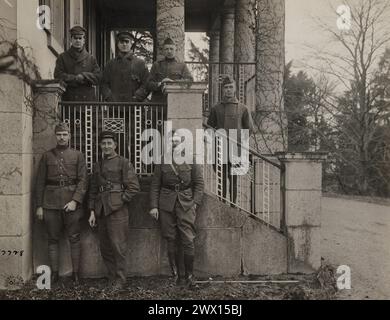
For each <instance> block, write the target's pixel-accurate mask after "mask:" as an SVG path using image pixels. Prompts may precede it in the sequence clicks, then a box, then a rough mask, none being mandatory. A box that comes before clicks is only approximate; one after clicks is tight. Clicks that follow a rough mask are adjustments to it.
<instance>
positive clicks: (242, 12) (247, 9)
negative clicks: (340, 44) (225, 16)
mask: <svg viewBox="0 0 390 320" xmlns="http://www.w3.org/2000/svg"><path fill="white" fill-rule="evenodd" d="M235 14H236V16H235V29H234V62H235V63H237V64H238V65H237V66H236V69H237V75H238V77H237V79H236V81H237V98H238V99H239V100H240V102H242V103H245V104H247V106H248V107H249V108H250V110H251V111H255V108H256V103H255V85H256V78H255V73H256V71H255V65H254V64H253V65H250V64H245V63H254V62H255V53H256V50H255V46H256V41H255V32H254V30H255V25H256V21H255V20H256V18H255V1H254V0H236V10H235Z"/></svg>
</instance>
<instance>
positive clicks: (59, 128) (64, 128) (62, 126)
mask: <svg viewBox="0 0 390 320" xmlns="http://www.w3.org/2000/svg"><path fill="white" fill-rule="evenodd" d="M64 131H66V132H70V130H69V126H68V125H67V124H66V123H64V122H62V123H59V124H57V125H56V127H55V129H54V132H55V133H57V132H64Z"/></svg>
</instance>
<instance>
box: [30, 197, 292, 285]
mask: <svg viewBox="0 0 390 320" xmlns="http://www.w3.org/2000/svg"><path fill="white" fill-rule="evenodd" d="M148 203H149V201H148V193H146V192H142V193H140V194H139V195H138V196H137V197H136V198H135V199H134V200H133V201H132V203H131V204H130V208H131V209H130V211H131V213H130V223H129V229H130V230H129V231H130V245H129V254H128V269H127V270H128V275H129V276H151V275H168V274H169V266H168V260H167V257H166V243H165V241H164V240H163V239H162V238H161V233H160V229H159V226H158V224H157V223H156V222H155V221H154V220H153V219H152V218H151V217H150V216H149V214H148V210H149V208H148ZM87 219H88V217H87V214H86V215H85V216H84V219H83V232H82V262H81V264H82V266H81V272H82V275H83V277H90V278H99V277H102V276H104V275H105V267H104V264H103V261H102V258H101V256H100V251H99V239H98V236H97V232H96V231H95V230H92V229H91V228H90V227H89V226H88V224H87ZM196 227H197V231H198V235H197V238H196V243H195V246H196V257H195V274H196V275H197V276H199V277H206V276H217V275H220V276H226V277H229V276H237V275H240V274H255V275H260V274H261V275H263V274H282V273H286V272H287V241H286V238H285V237H284V236H283V235H281V234H280V233H278V232H276V231H275V230H273V229H270V228H269V227H267V226H265V225H263V224H262V223H260V222H258V221H254V220H253V219H252V218H249V217H247V216H246V215H244V214H243V213H240V212H238V211H237V210H235V209H232V208H230V207H227V206H226V205H225V204H222V203H221V202H219V201H218V200H217V199H216V198H215V197H213V196H211V195H207V194H205V197H204V201H203V204H202V206H201V207H200V208H199V210H198V215H197V219H196ZM61 251H62V252H61V267H60V273H61V274H63V275H65V274H69V273H70V272H71V262H70V257H69V255H70V253H69V245H68V243H67V241H66V240H62V242H61ZM43 264H48V257H47V236H46V232H45V229H44V226H43V224H42V222H35V224H34V269H36V268H37V267H38V266H39V265H43Z"/></svg>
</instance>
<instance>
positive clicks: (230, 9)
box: [221, 3, 236, 19]
mask: <svg viewBox="0 0 390 320" xmlns="http://www.w3.org/2000/svg"><path fill="white" fill-rule="evenodd" d="M235 12H236V7H235V4H234V3H229V4H226V5H225V6H223V8H222V9H221V14H222V15H223V16H224V18H225V19H226V18H231V19H234V15H235Z"/></svg>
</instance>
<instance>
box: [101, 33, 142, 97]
mask: <svg viewBox="0 0 390 320" xmlns="http://www.w3.org/2000/svg"><path fill="white" fill-rule="evenodd" d="M131 42H132V37H131V34H130V33H129V32H120V33H118V35H117V48H118V51H119V54H118V56H117V57H116V58H115V59H113V60H111V61H110V62H108V64H107V65H106V67H105V69H104V73H103V81H102V94H103V98H104V100H105V101H114V102H135V101H144V100H145V99H146V97H147V96H148V94H149V93H148V91H147V89H146V83H147V80H148V77H149V70H148V68H147V67H146V64H145V61H143V60H142V59H139V58H137V57H135V56H134V52H133V50H132V48H131V45H132V43H131Z"/></svg>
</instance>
